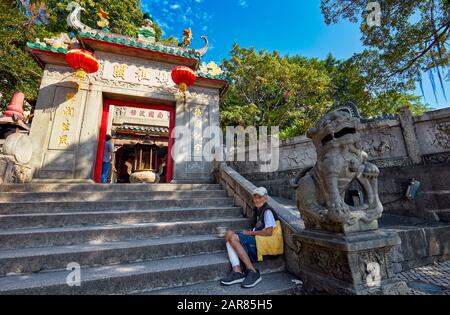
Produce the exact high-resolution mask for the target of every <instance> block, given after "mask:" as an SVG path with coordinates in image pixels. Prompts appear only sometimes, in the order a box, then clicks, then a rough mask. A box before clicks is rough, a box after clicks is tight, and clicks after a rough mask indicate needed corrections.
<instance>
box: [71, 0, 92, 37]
mask: <svg viewBox="0 0 450 315" xmlns="http://www.w3.org/2000/svg"><path fill="white" fill-rule="evenodd" d="M66 10H67V11H71V12H70V14H69V15H68V16H67V25H69V26H70V27H72V28H74V29H76V30H78V31H81V32H88V31H91V28H90V27H89V26H87V25H85V24H83V22H81V11H85V12H86V9H84V8H83V7H82V6H81V5H80V4H79V3H77V2H75V1H72V2H70V3H69V4H68V5H67V8H66Z"/></svg>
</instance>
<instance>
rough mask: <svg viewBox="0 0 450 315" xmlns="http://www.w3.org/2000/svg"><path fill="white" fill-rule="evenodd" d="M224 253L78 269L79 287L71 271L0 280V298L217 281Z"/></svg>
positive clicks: (268, 263) (277, 263)
mask: <svg viewBox="0 0 450 315" xmlns="http://www.w3.org/2000/svg"><path fill="white" fill-rule="evenodd" d="M257 267H258V268H259V269H260V270H262V271H263V272H267V273H268V272H273V271H280V270H283V269H284V260H283V258H282V257H277V258H275V259H266V260H265V261H264V262H263V263H258V264H257ZM230 269H231V268H230V263H229V261H228V258H227V254H226V252H223V253H216V254H203V255H196V256H187V257H177V258H168V259H163V260H153V261H147V262H141V263H132V264H123V265H114V266H102V267H92V268H86V269H81V286H69V285H68V284H67V282H66V278H67V277H68V276H69V275H70V274H71V272H72V271H67V270H64V271H54V272H39V273H35V274H27V275H17V276H7V277H0V294H2V295H6V294H27V295H28V294H41V295H44V294H45V295H48V294H126V293H130V292H137V291H147V290H154V289H159V288H160V289H163V288H169V287H175V286H184V285H190V284H197V283H201V282H205V281H214V280H216V281H217V280H219V279H220V278H221V277H223V276H224V275H225V274H226V273H227V272H229V270H230Z"/></svg>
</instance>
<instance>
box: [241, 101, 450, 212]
mask: <svg viewBox="0 0 450 315" xmlns="http://www.w3.org/2000/svg"><path fill="white" fill-rule="evenodd" d="M361 138H362V145H363V147H364V149H365V151H366V152H367V153H368V154H369V156H370V159H371V161H372V162H373V163H375V164H376V165H377V166H378V167H379V168H380V170H381V175H380V178H379V180H380V184H379V189H380V197H381V200H382V202H383V204H384V207H385V211H386V212H390V213H395V214H400V215H408V216H416V217H420V218H424V219H427V220H436V218H434V217H433V212H432V211H433V210H437V209H449V208H450V194H447V195H446V194H444V195H443V194H442V191H445V190H450V108H445V109H441V110H436V111H431V112H427V113H425V114H423V115H422V116H420V117H413V116H412V114H411V112H410V111H409V110H408V109H406V108H405V109H401V110H400V111H399V113H398V115H392V116H389V117H383V118H376V119H372V120H363V127H362V135H361ZM315 162H316V154H315V149H314V145H313V143H312V141H311V140H310V139H308V138H307V137H305V136H302V137H297V138H292V139H288V140H284V141H281V143H280V160H279V169H278V171H276V172H272V173H265V172H261V171H260V169H261V166H260V163H258V162H235V163H233V165H232V166H233V167H234V168H235V169H236V170H237V171H238V172H239V173H240V174H241V175H243V176H244V177H245V178H246V179H248V180H249V181H251V182H253V183H254V184H255V185H257V186H265V187H267V188H268V190H269V192H270V194H271V195H273V196H279V197H284V198H288V199H295V197H294V194H295V192H294V190H293V189H292V188H290V186H289V183H288V181H289V180H290V179H291V178H293V177H295V176H296V175H297V174H299V173H300V172H302V171H305V170H307V169H308V168H311V167H312V166H314V164H315ZM413 178H415V179H417V180H419V181H421V182H422V186H421V190H420V192H419V194H418V196H417V198H416V199H415V200H408V199H406V198H404V196H405V193H406V190H407V187H408V185H409V183H410V181H411V179H413ZM446 198H447V199H446ZM445 206H447V207H446V208H445ZM428 210H429V211H428Z"/></svg>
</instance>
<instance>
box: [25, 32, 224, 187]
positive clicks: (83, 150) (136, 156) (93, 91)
mask: <svg viewBox="0 0 450 315" xmlns="http://www.w3.org/2000/svg"><path fill="white" fill-rule="evenodd" d="M146 27H147V28H149V29H150V35H151V26H150V25H147V26H146ZM143 28H145V26H144V27H143ZM84 30H85V29H84ZM142 33H143V34H146V35H147V36H150V35H149V34H148V33H145V32H142ZM63 35H64V34H62V35H61V38H59V39H53V40H52V41H47V43H45V42H40V41H38V42H36V43H28V50H29V52H30V53H31V54H32V55H33V56H34V57H35V58H36V59H37V60H38V62H39V63H40V64H41V65H42V67H43V68H44V75H43V78H42V83H41V86H40V93H39V97H38V101H37V104H36V108H35V112H34V118H33V124H32V127H31V132H30V137H31V140H32V143H33V158H32V161H31V162H30V165H31V167H32V168H33V169H34V174H33V178H34V179H61V180H69V179H70V180H94V181H96V182H99V179H100V173H101V165H102V156H103V147H104V142H105V135H107V134H110V135H112V137H113V147H114V154H113V160H112V163H113V165H114V166H115V167H116V169H117V173H115V174H111V175H110V178H109V180H108V181H109V182H126V181H127V168H126V166H125V165H126V162H127V160H129V161H131V164H132V165H133V171H136V170H141V169H147V170H148V169H151V170H153V171H155V172H156V173H158V172H159V173H161V172H163V173H164V176H163V177H162V178H161V181H162V182H167V183H183V182H189V183H209V182H211V180H212V179H211V170H212V164H211V163H210V162H203V161H198V159H196V161H193V162H179V163H176V162H174V160H173V157H172V156H171V148H172V146H173V144H174V139H171V138H170V137H169V135H170V134H171V131H172V130H173V128H174V127H175V126H184V127H187V128H190V129H191V130H194V129H195V130H203V129H204V128H206V127H208V126H218V125H219V97H220V95H221V93H222V92H223V91H224V89H225V88H226V87H227V85H228V81H227V78H226V77H225V76H224V75H223V72H222V71H221V70H220V68H218V67H217V65H215V64H214V63H209V64H206V63H203V64H201V57H202V56H203V55H204V54H205V53H206V51H207V48H208V45H207V39H206V38H204V39H205V40H206V46H205V47H204V48H202V49H200V50H195V49H192V48H190V47H189V44H187V45H184V46H167V45H162V44H159V43H156V42H155V41H154V39H152V38H151V37H150V38H148V37H143V36H142V35H139V37H138V38H129V37H124V36H121V35H116V34H112V33H109V32H104V31H100V30H92V29H89V30H85V31H84V32H83V31H80V32H79V33H78V35H77V37H76V39H72V40H70V41H69V39H68V38H64V37H63ZM73 47H80V48H83V49H85V50H89V51H92V52H93V53H94V54H95V56H96V58H97V59H98V60H99V63H100V68H99V70H98V71H97V72H95V73H92V74H90V75H88V76H86V78H84V79H79V78H77V77H76V76H75V75H74V71H73V69H71V68H70V67H69V65H68V64H67V62H66V59H65V55H66V53H67V52H68V50H69V49H71V48H73ZM176 66H187V67H189V68H191V69H192V70H194V71H195V72H196V76H197V80H196V82H195V85H194V86H192V87H190V88H189V90H188V92H187V96H186V97H185V96H184V95H182V93H180V92H179V90H178V88H177V86H176V85H175V83H174V82H173V81H172V79H171V71H172V69H173V68H174V67H176ZM200 133H201V132H200ZM192 136H194V135H192ZM196 141H197V142H196V143H198V139H196ZM142 143H147V144H153V145H156V146H157V150H156V151H157V152H154V151H152V152H150V151H149V149H148V148H149V146H144V147H141V149H140V151H139V150H136V145H138V144H142ZM192 143H194V141H192ZM197 149H198V148H194V147H192V150H191V154H192V155H194V154H196V150H197ZM192 160H193V159H192ZM145 165H146V166H145ZM163 168H164V170H163ZM128 171H129V170H128Z"/></svg>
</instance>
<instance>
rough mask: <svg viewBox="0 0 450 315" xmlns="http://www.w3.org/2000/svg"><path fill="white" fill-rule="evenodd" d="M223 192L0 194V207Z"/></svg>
mask: <svg viewBox="0 0 450 315" xmlns="http://www.w3.org/2000/svg"><path fill="white" fill-rule="evenodd" d="M226 197H227V193H226V191H224V190H174V191H152V192H143V191H127V192H126V193H123V192H114V191H93V192H86V191H85V192H69V191H67V192H3V193H1V192H0V205H1V204H4V203H15V202H70V201H115V200H119V201H121V200H178V199H192V198H226Z"/></svg>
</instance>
